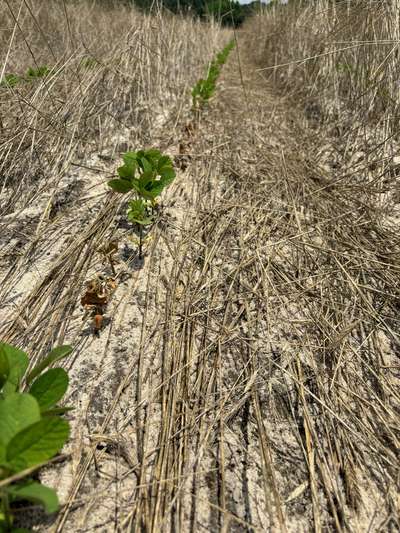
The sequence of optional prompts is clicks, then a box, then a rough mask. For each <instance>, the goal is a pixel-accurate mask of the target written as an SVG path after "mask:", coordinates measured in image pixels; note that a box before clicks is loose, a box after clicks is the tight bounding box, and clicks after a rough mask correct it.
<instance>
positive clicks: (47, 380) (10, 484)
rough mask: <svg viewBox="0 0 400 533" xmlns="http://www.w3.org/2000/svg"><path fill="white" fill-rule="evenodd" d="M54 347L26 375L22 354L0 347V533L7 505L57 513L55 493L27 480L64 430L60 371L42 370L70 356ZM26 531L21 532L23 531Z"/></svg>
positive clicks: (64, 383) (9, 526)
mask: <svg viewBox="0 0 400 533" xmlns="http://www.w3.org/2000/svg"><path fill="white" fill-rule="evenodd" d="M71 351H72V348H71V347H70V346H59V347H58V348H55V349H54V350H52V351H51V352H50V353H49V354H48V356H47V357H46V358H45V359H44V360H43V361H41V362H40V363H39V364H38V365H36V366H35V367H34V368H33V369H32V370H31V371H30V372H28V371H27V369H28V366H29V359H28V356H27V355H26V353H25V352H23V351H22V350H20V349H18V348H15V347H14V346H11V345H9V344H6V343H3V342H0V531H1V532H2V533H3V532H9V531H18V530H17V529H14V528H13V522H14V515H13V510H12V509H13V505H14V503H15V502H17V501H20V500H25V501H31V502H34V503H36V504H40V505H42V506H43V507H44V509H45V511H46V512H47V513H53V512H55V511H57V509H58V498H57V494H56V492H55V491H54V490H53V489H51V488H49V487H46V486H44V485H42V484H41V483H40V482H38V481H35V480H34V479H32V477H31V476H32V474H33V472H34V471H35V470H37V469H38V468H39V467H41V466H42V465H44V464H45V463H47V462H48V461H49V460H50V459H51V458H52V457H54V456H55V455H56V454H57V453H58V452H59V451H60V450H61V448H62V447H63V446H64V444H65V442H66V440H67V438H68V436H69V424H68V422H67V421H66V420H63V419H62V418H60V416H59V415H61V414H63V413H65V412H66V411H68V410H69V408H60V407H58V406H57V404H58V402H59V401H60V400H61V398H62V397H63V396H64V394H65V392H66V390H67V387H68V375H67V373H66V372H65V370H64V369H62V368H50V369H48V370H46V369H47V368H48V366H50V365H52V364H53V363H55V362H56V361H59V360H60V359H62V358H64V357H66V356H67V355H68V354H69V353H71ZM24 531H26V530H24Z"/></svg>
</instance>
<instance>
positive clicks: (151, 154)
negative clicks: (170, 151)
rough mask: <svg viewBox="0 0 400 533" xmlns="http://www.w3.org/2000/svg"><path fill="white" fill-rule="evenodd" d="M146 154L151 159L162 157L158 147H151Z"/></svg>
mask: <svg viewBox="0 0 400 533" xmlns="http://www.w3.org/2000/svg"><path fill="white" fill-rule="evenodd" d="M145 155H146V157H149V158H151V159H157V160H158V159H159V158H160V157H161V152H160V150H157V148H150V149H149V150H146V152H145Z"/></svg>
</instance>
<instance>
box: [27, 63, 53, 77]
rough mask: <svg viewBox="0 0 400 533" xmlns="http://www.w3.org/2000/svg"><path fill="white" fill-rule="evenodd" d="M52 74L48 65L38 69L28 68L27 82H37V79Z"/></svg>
mask: <svg viewBox="0 0 400 533" xmlns="http://www.w3.org/2000/svg"><path fill="white" fill-rule="evenodd" d="M49 73H50V69H49V67H47V66H46V65H44V66H42V67H38V68H28V71H27V73H26V79H27V80H36V79H37V78H44V77H46V76H48V74H49Z"/></svg>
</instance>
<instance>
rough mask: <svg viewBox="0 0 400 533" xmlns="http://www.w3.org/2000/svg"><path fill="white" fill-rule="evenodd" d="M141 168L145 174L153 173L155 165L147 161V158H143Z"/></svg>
mask: <svg viewBox="0 0 400 533" xmlns="http://www.w3.org/2000/svg"><path fill="white" fill-rule="evenodd" d="M140 163H141V167H142V168H143V172H146V173H147V172H152V170H153V165H152V164H151V163H150V162H149V161H148V160H147V159H146V157H142V158H141V159H140Z"/></svg>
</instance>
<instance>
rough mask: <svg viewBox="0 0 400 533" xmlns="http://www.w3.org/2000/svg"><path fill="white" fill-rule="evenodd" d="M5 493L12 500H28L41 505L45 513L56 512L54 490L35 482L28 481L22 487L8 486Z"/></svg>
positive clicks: (56, 500)
mask: <svg viewBox="0 0 400 533" xmlns="http://www.w3.org/2000/svg"><path fill="white" fill-rule="evenodd" d="M6 490H7V493H8V494H9V495H10V496H11V497H12V499H13V500H28V501H30V502H34V503H38V504H40V505H42V506H43V507H44V509H45V511H46V513H54V512H55V511H57V510H58V497H57V493H56V491H55V490H53V489H51V488H50V487H46V486H45V485H42V484H41V483H37V482H36V481H28V482H27V483H25V484H23V485H10V486H9V487H7V489H6Z"/></svg>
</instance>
